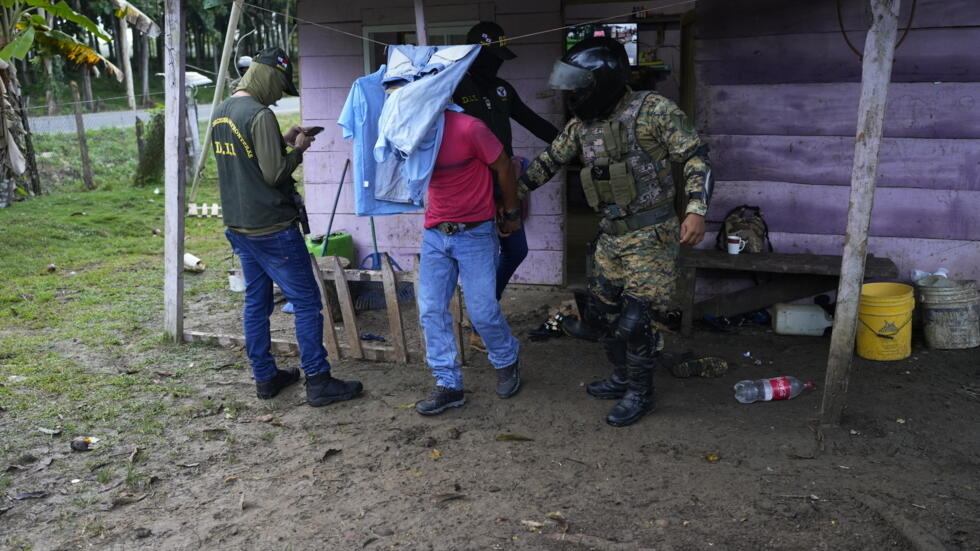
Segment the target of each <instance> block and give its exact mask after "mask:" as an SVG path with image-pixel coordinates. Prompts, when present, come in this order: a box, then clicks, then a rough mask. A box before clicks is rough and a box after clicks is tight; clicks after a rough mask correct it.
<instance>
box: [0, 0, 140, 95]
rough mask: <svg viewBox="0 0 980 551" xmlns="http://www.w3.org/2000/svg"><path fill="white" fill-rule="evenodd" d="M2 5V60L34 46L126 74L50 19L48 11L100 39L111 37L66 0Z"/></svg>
mask: <svg viewBox="0 0 980 551" xmlns="http://www.w3.org/2000/svg"><path fill="white" fill-rule="evenodd" d="M0 8H3V14H2V15H3V26H2V28H0V31H2V33H3V36H0V42H2V43H3V48H2V49H0V60H2V61H4V62H7V63H9V62H10V60H11V59H12V58H17V59H24V57H26V56H27V54H28V53H29V52H30V51H31V50H32V49H41V50H43V51H44V53H46V54H49V55H50V54H53V55H60V56H62V57H64V58H65V59H67V60H68V61H70V62H72V63H75V64H78V65H84V66H89V67H96V66H97V65H100V64H101V65H102V66H103V67H105V69H106V72H108V73H109V74H111V75H112V76H114V77H116V79H117V80H120V81H121V80H122V78H123V74H122V71H120V70H119V69H118V68H117V67H116V66H115V65H113V64H112V63H111V62H110V61H109V60H107V59H106V58H104V57H102V55H101V54H100V53H99V52H98V51H96V50H95V49H93V48H92V47H90V46H89V45H87V44H85V43H83V42H81V41H79V40H77V39H76V38H75V37H73V36H70V35H68V34H65V33H64V32H61V31H59V30H58V29H55V28H53V26H52V25H51V24H50V23H49V22H48V18H47V15H48V14H49V15H51V16H52V17H53V18H54V19H59V20H64V21H70V22H72V23H75V24H76V25H78V26H79V27H81V28H83V29H85V30H87V31H89V32H91V33H92V34H94V35H95V36H97V37H98V38H99V39H101V40H111V38H110V37H109V35H107V34H105V33H104V32H102V29H101V28H100V27H99V26H98V25H96V24H95V23H94V22H93V21H92V20H91V19H89V18H88V17H85V16H84V15H82V14H80V13H78V12H76V11H75V10H73V9H72V8H71V7H70V6H69V5H68V4H67V3H65V1H64V0H61V1H60V2H58V3H52V2H48V1H46V0H0Z"/></svg>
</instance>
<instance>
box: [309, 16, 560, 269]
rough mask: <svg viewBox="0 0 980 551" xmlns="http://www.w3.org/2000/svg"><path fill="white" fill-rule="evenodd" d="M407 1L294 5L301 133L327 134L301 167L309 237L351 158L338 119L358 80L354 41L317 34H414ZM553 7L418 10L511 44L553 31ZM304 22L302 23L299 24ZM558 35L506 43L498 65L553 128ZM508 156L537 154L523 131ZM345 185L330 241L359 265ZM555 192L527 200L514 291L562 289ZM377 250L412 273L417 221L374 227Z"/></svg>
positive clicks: (408, 217)
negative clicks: (402, 30) (408, 30)
mask: <svg viewBox="0 0 980 551" xmlns="http://www.w3.org/2000/svg"><path fill="white" fill-rule="evenodd" d="M413 6H414V3H413V2H412V0H362V1H358V2H322V1H318V0H299V2H298V7H297V17H298V18H299V19H300V20H301V21H302V22H301V23H300V26H299V55H300V58H301V63H300V85H301V94H302V109H303V113H302V118H303V121H304V122H303V124H307V125H313V124H316V125H320V126H324V127H326V128H327V130H326V131H324V132H323V133H322V134H320V136H318V137H317V140H316V142H315V144H314V145H313V147H312V148H311V149H310V150H309V151H308V152H307V153H306V155H305V160H304V170H303V174H304V179H305V189H306V197H307V208H308V210H309V213H310V222H311V226H312V227H313V230H314V231H315V232H316V231H325V230H326V227H327V223H328V221H329V218H330V209H331V207H332V206H333V201H334V197H335V196H336V193H337V182H338V181H339V179H340V173H341V170H342V168H343V165H344V159H347V158H348V157H351V156H352V150H351V144H350V142H348V141H346V140H344V139H343V138H341V134H340V129H339V127H338V126H337V116H338V115H339V113H340V109H341V107H342V106H343V104H344V101H345V100H346V98H347V93H348V92H349V90H350V86H351V84H352V83H353V82H354V80H355V79H357V78H359V77H361V76H363V75H364V59H363V46H362V42H361V40H360V39H358V38H353V37H350V36H346V35H343V34H340V33H337V32H332V31H330V30H328V29H325V28H323V27H320V26H318V25H325V26H329V27H332V28H336V29H340V30H343V31H345V32H348V33H351V34H355V35H361V34H362V33H363V29H362V27H363V26H372V25H396V24H409V25H413V26H414V22H415V19H414V9H413ZM560 14H561V3H560V2H559V1H558V0H523V1H518V0H506V1H496V2H493V1H483V2H468V1H465V0H426V1H425V17H426V20H427V22H429V23H435V22H469V21H479V20H495V21H497V22H498V23H499V24H500V25H502V26H503V27H504V29H505V30H506V31H507V34H508V35H509V36H512V37H515V36H519V35H523V34H527V33H532V32H537V31H541V30H544V29H550V28H555V27H560V26H561V15H560ZM304 22H305V23H304ZM560 37H561V34H560V33H558V32H552V33H548V34H543V35H538V36H533V37H529V38H524V39H518V40H513V41H512V42H511V43H510V44H509V47H510V48H511V49H512V50H513V51H514V52H515V53H516V54H517V55H518V56H519V57H518V58H517V59H515V60H513V61H510V62H508V63H506V64H504V66H503V68H502V69H501V72H500V74H501V76H502V77H504V78H506V79H507V80H509V81H510V82H511V83H512V84H514V86H515V87H516V88H517V90H518V92H519V93H520V95H521V98H522V99H523V100H524V102H525V103H527V104H528V105H529V106H530V107H531V108H532V109H534V110H535V111H537V112H538V113H540V114H541V115H542V116H545V117H547V118H549V119H550V120H552V122H554V123H555V124H556V125H560V123H561V114H560V113H561V105H560V103H559V101H558V98H557V97H556V96H555V95H554V94H553V93H551V91H550V90H549V89H548V88H547V78H548V73H549V72H550V70H551V65H552V64H553V63H554V60H555V58H556V57H557V56H558V55H559V54H560V52H561V49H560ZM513 130H514V150H515V154H516V155H523V156H527V157H530V156H533V155H536V154H537V153H539V152H540V151H541V150H542V149H544V147H545V144H543V143H542V142H540V141H539V140H537V138H535V137H533V136H531V135H530V134H529V133H528V132H526V131H525V130H524V129H523V128H521V127H520V126H518V125H516V124H515V125H513ZM351 187H352V186H351V175H350V174H348V177H347V181H346V182H345V184H344V188H343V190H342V193H341V199H340V203H339V205H338V209H337V216H336V219H335V221H334V226H333V228H334V231H336V230H338V229H343V230H346V231H348V232H349V233H351V234H352V235H353V237H354V242H355V245H356V248H357V255H358V258H362V257H364V256H365V255H367V254H368V253H370V252H372V250H371V231H370V224H369V219H368V218H361V217H357V216H354V215H353V195H352V193H351ZM563 190H564V186H563V185H562V184H561V183H560V182H552V183H550V184H548V185H547V186H545V187H543V188H541V189H539V190H538V191H536V192H535V194H534V197H533V198H532V203H531V205H532V206H531V217H530V219H529V220H528V222H527V229H528V236H529V238H528V241H529V243H528V246H529V248H530V252H529V254H528V258H527V260H526V261H525V262H524V264H523V265H522V266H521V268H520V270H519V271H518V272H517V274H516V275H515V277H514V281H518V282H522V283H542V284H561V283H563V281H564V252H563V251H564V230H563V225H564V216H563V212H564V191H563ZM375 225H376V226H377V233H378V247H379V249H380V250H381V251H386V252H388V253H390V254H391V255H392V256H393V257H394V258H395V260H396V261H397V262H398V263H399V264H400V265H401V266H402V267H403V268H405V269H411V268H412V267H413V266H414V263H415V262H414V258H415V254H416V253H418V251H419V243H420V238H421V232H422V216H421V214H420V213H419V214H403V215H395V216H383V217H378V218H375Z"/></svg>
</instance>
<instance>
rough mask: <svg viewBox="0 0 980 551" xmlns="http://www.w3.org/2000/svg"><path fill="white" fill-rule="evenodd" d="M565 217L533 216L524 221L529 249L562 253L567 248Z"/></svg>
mask: <svg viewBox="0 0 980 551" xmlns="http://www.w3.org/2000/svg"><path fill="white" fill-rule="evenodd" d="M564 219H565V217H564V216H560V215H559V216H531V217H530V218H528V219H527V220H525V221H524V229H525V233H526V235H527V246H528V248H529V249H541V250H549V251H560V250H562V248H564V246H565V224H564V221H565V220H564Z"/></svg>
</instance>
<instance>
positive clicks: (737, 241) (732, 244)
mask: <svg viewBox="0 0 980 551" xmlns="http://www.w3.org/2000/svg"><path fill="white" fill-rule="evenodd" d="M725 243H727V244H728V254H738V253H740V252H742V249H744V248H745V243H746V241H745V240H744V239H742V238H741V237H739V236H737V235H729V236H728V237H727V238H726V239H725Z"/></svg>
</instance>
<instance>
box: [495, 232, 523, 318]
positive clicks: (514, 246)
mask: <svg viewBox="0 0 980 551" xmlns="http://www.w3.org/2000/svg"><path fill="white" fill-rule="evenodd" d="M525 258H527V234H525V233H524V226H523V225H522V226H521V229H519V230H517V231H516V232H514V233H512V234H510V235H508V236H507V237H501V238H500V259H499V261H498V263H497V300H498V301H499V300H500V297H501V296H502V295H503V294H504V288H506V287H507V283H508V282H509V281H510V278H511V276H513V275H514V272H516V271H517V268H518V266H520V265H521V262H524V259H525Z"/></svg>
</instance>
